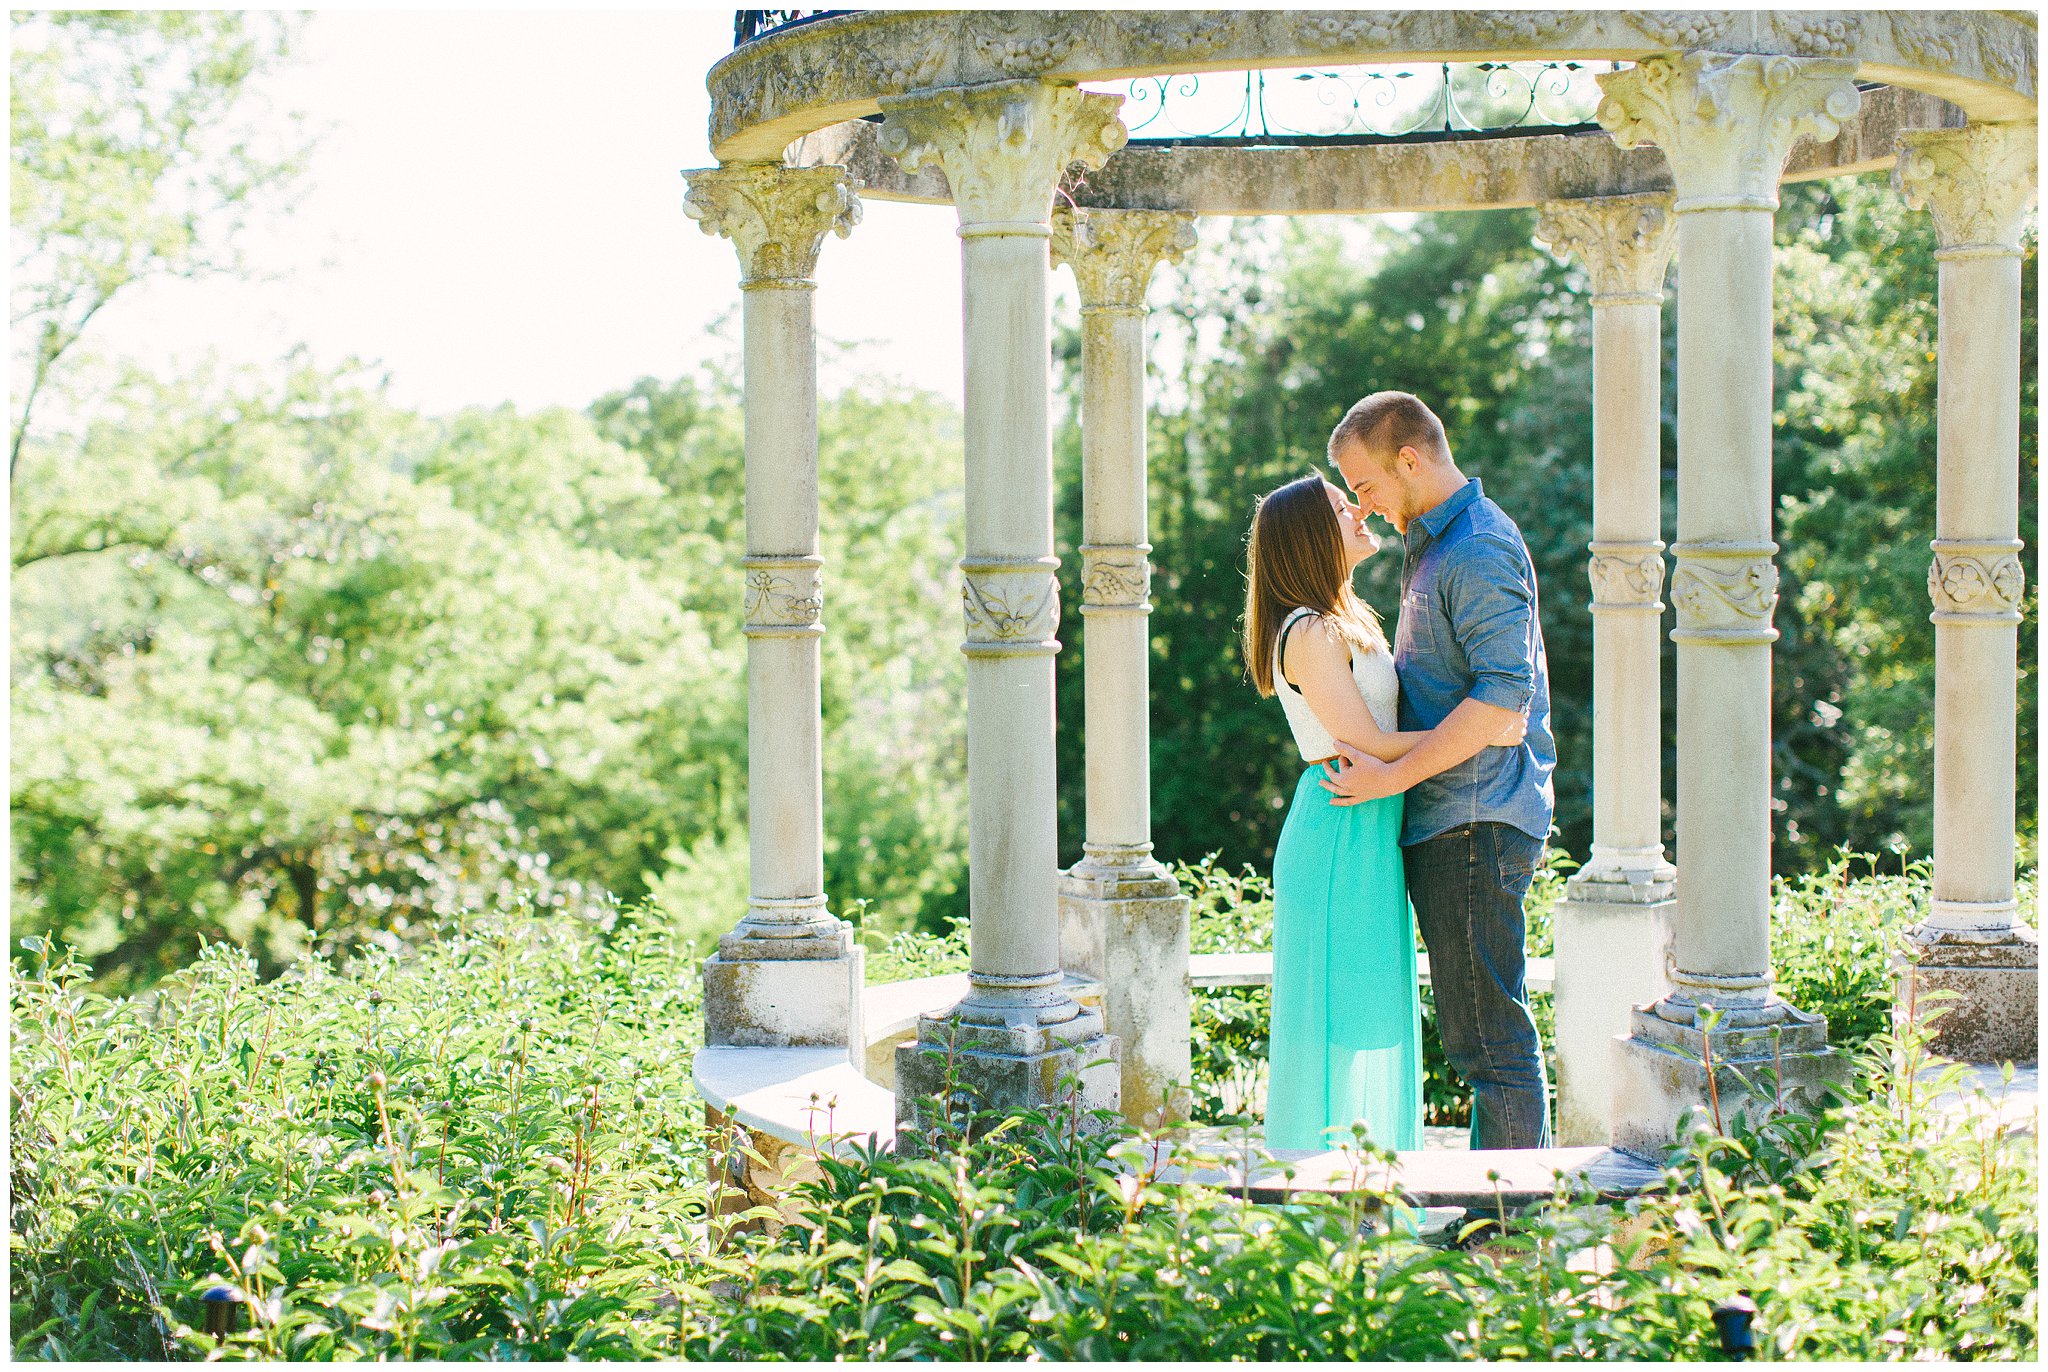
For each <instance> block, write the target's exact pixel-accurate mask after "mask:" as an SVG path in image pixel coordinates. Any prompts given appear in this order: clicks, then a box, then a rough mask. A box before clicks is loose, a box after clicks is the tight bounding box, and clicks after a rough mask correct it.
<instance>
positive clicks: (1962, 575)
mask: <svg viewBox="0 0 2048 1372" xmlns="http://www.w3.org/2000/svg"><path fill="white" fill-rule="evenodd" d="M2026 589H2027V569H2026V566H2025V564H2023V563H2022V562H2021V561H2020V559H2019V551H2018V549H2017V548H2016V547H2013V546H1999V545H1990V544H1960V545H1955V544H1944V543H1943V542H1939V541H1938V542H1936V544H1935V553H1934V563H1933V565H1932V566H1930V567H1928V569H1927V594H1928V595H1929V596H1930V597H1931V598H1932V599H1933V601H1934V612H1935V615H1936V617H1937V618H1945V617H1949V616H1955V617H1960V618H1968V619H1984V620H1991V621H1995V622H1998V623H2017V622H2018V621H2019V618H2020V600H2021V597H2022V596H2023V595H2024V594H2025V592H2026Z"/></svg>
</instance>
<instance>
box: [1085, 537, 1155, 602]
mask: <svg viewBox="0 0 2048 1372" xmlns="http://www.w3.org/2000/svg"><path fill="white" fill-rule="evenodd" d="M1151 551H1152V547H1151V545H1150V544H1147V543H1138V544H1125V545H1105V546H1095V545H1086V544H1084V545H1083V546H1082V548H1081V599H1082V605H1081V613H1083V614H1091V613H1094V612H1095V611H1098V610H1102V611H1112V612H1113V611H1119V610H1123V611H1131V610H1135V611H1140V612H1143V611H1145V610H1149V609H1150V608H1151V600H1152V560H1151V558H1149V557H1147V556H1146V554H1147V553H1149V552H1151Z"/></svg>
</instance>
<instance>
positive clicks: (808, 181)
mask: <svg viewBox="0 0 2048 1372" xmlns="http://www.w3.org/2000/svg"><path fill="white" fill-rule="evenodd" d="M683 176H684V177H685V178H686V179H687V181H688V183H689V191H688V193H687V194H685V195H684V197H683V213H685V214H687V215H689V216H690V218H692V219H694V220H696V221H697V222H698V223H699V224H700V225H701V226H702V227H703V229H704V232H706V233H708V234H717V235H721V236H723V237H726V238H730V239H731V240H732V242H733V246H734V247H736V248H737V249H739V254H740V274H741V277H742V279H743V280H745V281H746V282H748V283H753V282H756V281H808V280H810V279H811V278H812V277H813V276H814V275H815V274H816V273H817V270H818V249H819V247H820V246H821V245H822V244H823V243H824V241H825V235H826V234H827V233H836V234H838V235H839V236H840V237H841V238H844V237H846V235H847V234H849V233H851V232H852V231H853V226H854V225H855V224H858V223H859V222H860V197H859V196H858V195H856V194H855V193H854V189H853V182H852V181H851V180H850V179H849V178H848V177H847V174H846V169H845V168H844V167H785V166H781V165H780V164H777V163H752V162H749V163H740V164H738V165H735V166H730V167H707V168H705V169H704V170H702V171H691V172H684V173H683Z"/></svg>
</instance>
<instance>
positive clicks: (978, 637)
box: [960, 558, 1060, 656]
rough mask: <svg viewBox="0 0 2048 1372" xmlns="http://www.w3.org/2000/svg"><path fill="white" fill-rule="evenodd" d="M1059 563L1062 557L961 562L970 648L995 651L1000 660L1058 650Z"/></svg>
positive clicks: (961, 597)
mask: <svg viewBox="0 0 2048 1372" xmlns="http://www.w3.org/2000/svg"><path fill="white" fill-rule="evenodd" d="M1058 565H1059V559H1058V558H1029V559H1022V560H1019V561H1015V562H1007V561H988V560H984V561H971V562H962V563H961V564H960V569H961V571H962V573H964V576H965V579H964V581H963V582H962V584H961V587H960V600H961V606H962V608H963V609H964V611H965V612H966V616H967V642H966V643H965V644H964V645H963V646H964V647H965V648H966V650H967V651H968V652H969V653H970V654H974V653H976V652H977V651H980V652H982V653H987V652H988V650H995V654H996V655H998V656H1001V655H1006V654H1007V653H1015V652H1034V651H1037V652H1051V651H1054V650H1056V649H1058V647H1059V644H1058V642H1057V641H1055V639H1054V635H1055V634H1057V633H1058V632H1059V627H1060V588H1059V582H1058V580H1057V579H1056V578H1055V577H1054V575H1053V569H1054V568H1056V567H1057V566H1058Z"/></svg>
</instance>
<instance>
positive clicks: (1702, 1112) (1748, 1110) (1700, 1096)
mask: <svg viewBox="0 0 2048 1372" xmlns="http://www.w3.org/2000/svg"><path fill="white" fill-rule="evenodd" d="M1672 1008H1673V1007H1672V1002H1671V1001H1670V1000H1668V999H1667V1000H1664V1001H1660V1002H1659V1003H1658V1004H1657V1005H1655V1006H1643V1007H1641V1008H1639V1009H1637V1010H1636V1011H1635V1012H1634V1013H1633V1014H1632V1015H1631V1016H1630V1032H1629V1033H1628V1034H1627V1035H1625V1036H1623V1037H1620V1038H1617V1039H1616V1040H1615V1042H1614V1062H1615V1075H1614V1100H1615V1106H1616V1108H1615V1111H1614V1146H1615V1147H1616V1148H1619V1149H1621V1150H1622V1151H1623V1152H1625V1153H1633V1154H1635V1155H1636V1156H1637V1157H1641V1158H1648V1159H1651V1160H1655V1159H1657V1158H1660V1157H1662V1156H1663V1154H1664V1151H1665V1149H1667V1148H1668V1147H1670V1145H1671V1144H1672V1143H1674V1142H1676V1141H1681V1140H1683V1139H1684V1138H1685V1137H1686V1134H1687V1131H1688V1130H1689V1129H1691V1128H1692V1127H1694V1125H1695V1124H1696V1123H1699V1122H1704V1123H1706V1124H1708V1125H1710V1126H1711V1125H1713V1121H1714V1116H1715V1112H1716V1111H1718V1112H1719V1116H1720V1123H1719V1126H1718V1127H1719V1130H1720V1131H1721V1132H1724V1133H1725V1132H1731V1131H1732V1130H1733V1129H1734V1126H1735V1124H1736V1122H1737V1121H1738V1120H1750V1121H1754V1120H1755V1119H1756V1118H1757V1117H1758V1116H1759V1115H1760V1114H1761V1113H1762V1112H1763V1111H1764V1110H1766V1109H1768V1108H1769V1107H1770V1106H1771V1105H1772V1104H1773V1103H1774V1102H1775V1101H1776V1100H1778V1099H1779V1098H1782V1099H1784V1101H1785V1102H1786V1103H1788V1104H1790V1105H1792V1106H1793V1107H1794V1108H1795V1109H1800V1110H1804V1111H1807V1112H1809V1113H1812V1112H1818V1111H1819V1110H1821V1109H1823V1108H1825V1107H1826V1105H1827V1104H1828V1094H1827V1090H1826V1087H1827V1086H1828V1085H1829V1084H1830V1083H1839V1082H1842V1081H1844V1080H1846V1079H1847V1076H1848V1072H1849V1060H1848V1058H1847V1057H1846V1056H1845V1055H1844V1054H1841V1053H1838V1052H1836V1051H1835V1050H1834V1049H1833V1048H1830V1047H1829V1046H1828V1022H1827V1020H1826V1019H1825V1018H1824V1017H1822V1016H1820V1015H1808V1014H1803V1013H1801V1012H1800V1011H1798V1010H1794V1009H1793V1008H1792V1007H1790V1006H1788V1005H1785V1004H1784V1003H1783V1002H1782V1001H1781V1002H1779V1003H1778V1005H1777V1007H1776V1015H1775V1018H1774V1019H1773V1021H1772V1022H1771V1023H1767V1024H1756V1025H1741V1024H1734V1025H1731V1024H1730V1022H1729V1021H1728V1020H1723V1021H1722V1022H1721V1023H1720V1024H1719V1025H1717V1026H1716V1027H1715V1029H1714V1032H1713V1034H1712V1035H1711V1041H1710V1036H1709V1035H1708V1034H1706V1033H1705V1032H1704V1031H1702V1030H1701V1029H1700V1028H1699V1027H1698V1026H1697V1024H1689V1023H1676V1022H1673V1021H1672V1020H1669V1019H1666V1018H1664V1017H1663V1014H1660V1011H1663V1012H1665V1013H1668V1012H1669V1011H1670V1010H1671V1009H1672ZM1731 1018H1735V1019H1739V1018H1741V1017H1740V1016H1731ZM1710 1066H1711V1071H1712V1084H1711V1085H1710V1084H1709V1081H1708V1073H1709V1069H1710Z"/></svg>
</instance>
